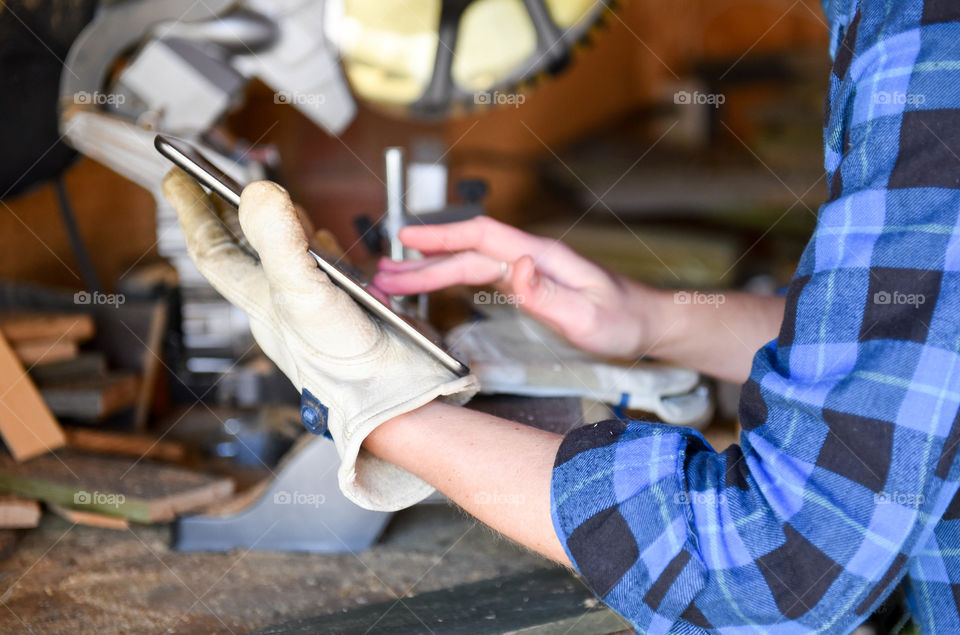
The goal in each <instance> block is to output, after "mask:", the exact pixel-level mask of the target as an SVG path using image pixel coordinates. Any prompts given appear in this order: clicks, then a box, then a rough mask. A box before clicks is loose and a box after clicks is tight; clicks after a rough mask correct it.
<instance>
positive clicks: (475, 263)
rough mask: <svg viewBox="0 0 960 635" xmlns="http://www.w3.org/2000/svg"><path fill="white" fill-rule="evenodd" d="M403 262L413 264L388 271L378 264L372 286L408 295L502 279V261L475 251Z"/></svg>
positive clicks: (386, 267)
mask: <svg viewBox="0 0 960 635" xmlns="http://www.w3.org/2000/svg"><path fill="white" fill-rule="evenodd" d="M406 262H410V263H414V264H412V265H407V264H406V263H396V264H400V265H404V266H402V267H397V270H394V271H391V270H390V268H392V265H388V264H387V263H386V262H383V261H381V266H382V268H381V270H380V272H379V273H377V275H376V276H375V277H374V279H373V283H374V284H375V285H376V286H377V287H378V288H380V289H382V290H383V291H386V292H387V293H391V294H396V295H407V294H414V293H427V292H429V291H436V290H437V289H443V288H445V287H449V286H452V285H455V284H470V285H481V284H490V283H492V282H497V281H498V280H500V278H501V276H502V275H503V266H502V265H501V261H499V260H494V259H493V258H490V257H488V256H484V255H483V254H479V253H477V252H475V251H462V252H460V253H457V254H454V255H452V256H433V257H430V258H425V259H423V260H415V261H406Z"/></svg>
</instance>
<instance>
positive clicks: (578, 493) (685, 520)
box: [552, 0, 960, 633]
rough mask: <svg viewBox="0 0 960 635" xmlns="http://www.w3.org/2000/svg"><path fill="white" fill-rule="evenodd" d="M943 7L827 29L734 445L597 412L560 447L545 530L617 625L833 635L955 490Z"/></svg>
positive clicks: (958, 30) (955, 157) (955, 166)
mask: <svg viewBox="0 0 960 635" xmlns="http://www.w3.org/2000/svg"><path fill="white" fill-rule="evenodd" d="M852 4H853V3H851V5H852ZM948 5H949V3H942V2H940V3H936V2H926V3H923V2H903V3H872V2H871V1H870V0H863V2H861V3H859V5H858V6H859V10H857V11H856V12H855V13H854V12H851V13H850V15H847V16H846V18H845V19H844V20H843V21H842V24H841V25H840V28H837V29H835V32H836V33H837V34H838V37H840V38H842V41H841V42H839V44H838V45H837V46H836V59H835V65H834V72H833V75H832V76H831V86H830V99H829V101H828V104H829V106H828V111H827V127H826V130H825V143H826V168H827V176H828V181H829V183H830V188H829V189H830V193H829V200H828V202H827V203H825V204H824V205H823V206H822V207H821V208H820V210H819V215H818V224H817V228H816V231H815V233H814V235H813V237H812V239H811V241H810V243H809V244H808V245H807V248H806V250H805V251H804V254H803V256H802V259H801V262H800V264H799V267H798V270H797V273H796V275H795V277H794V279H793V281H792V283H791V285H790V289H789V291H788V295H787V306H786V311H785V315H784V320H783V325H782V328H781V331H780V333H779V335H778V337H777V339H776V340H774V341H773V342H770V343H769V344H768V345H767V346H765V347H764V348H763V349H761V350H760V351H758V352H757V354H756V356H755V357H754V361H753V367H752V370H751V375H750V379H749V380H748V381H747V382H746V384H745V385H744V386H743V390H742V395H741V404H740V422H741V425H742V428H743V431H742V434H741V437H740V444H739V445H735V446H731V447H729V448H727V449H726V450H724V451H722V452H717V451H715V450H714V449H712V448H710V447H709V446H708V444H707V443H706V442H705V441H704V440H703V438H702V437H701V436H700V435H699V434H698V433H696V432H694V431H691V430H686V429H680V428H677V427H673V426H666V425H661V424H655V423H647V422H639V421H617V420H612V421H606V422H602V423H599V424H596V425H592V426H587V427H585V428H581V429H578V430H575V431H573V432H571V433H570V434H569V435H568V436H567V437H566V438H565V440H564V442H563V444H562V445H561V447H560V451H559V453H558V455H557V459H556V464H555V467H554V471H553V482H552V513H553V520H554V525H555V528H556V531H557V534H558V536H559V537H560V539H561V542H562V543H563V544H564V545H565V548H566V550H567V554H568V556H569V557H570V560H571V562H573V563H574V566H575V567H576V568H577V570H578V571H579V572H580V573H581V574H582V575H583V576H584V577H585V578H586V580H587V581H588V582H589V584H590V585H591V586H592V588H593V589H594V590H595V592H596V593H597V594H598V596H600V597H601V598H602V599H603V600H604V601H605V602H607V603H608V604H609V605H610V606H611V607H613V608H614V609H615V610H617V611H618V612H619V613H621V614H622V615H624V616H625V617H626V618H627V619H629V620H630V621H631V623H632V624H633V625H634V627H635V628H636V629H637V630H638V631H641V632H645V633H666V632H701V631H711V630H714V629H729V630H730V631H731V632H733V631H736V632H740V631H738V630H736V629H737V628H738V627H743V628H746V629H747V630H753V631H758V632H768V631H769V630H772V629H774V628H776V630H777V631H778V632H789V633H793V632H807V631H809V630H823V631H827V632H849V631H850V630H852V629H853V628H854V627H855V626H856V625H857V624H858V623H859V622H861V621H863V620H864V619H865V618H866V617H867V616H868V615H869V614H870V613H871V612H872V611H873V610H874V609H875V608H876V607H877V606H878V605H879V603H880V602H881V601H882V599H883V598H884V597H885V596H886V595H887V594H888V593H889V592H890V590H891V589H892V588H893V587H894V586H895V585H896V584H897V583H898V582H899V580H900V578H901V577H902V576H903V575H904V574H905V572H906V571H907V569H908V568H909V567H908V566H907V563H908V562H909V561H910V559H911V558H913V557H914V556H915V555H916V554H917V553H918V552H919V551H921V550H922V548H923V547H924V545H928V544H929V542H930V539H931V536H932V533H933V529H934V527H935V526H936V525H937V523H938V521H939V519H940V518H941V517H942V516H943V514H944V511H945V510H946V509H947V507H948V505H949V504H950V502H951V500H952V499H953V497H954V495H955V494H956V493H957V489H958V477H960V468H958V465H957V463H958V462H957V460H956V457H957V447H958V444H960V420H958V408H960V317H958V316H960V223H958V214H960V70H958V69H960V25H958V23H957V22H956V21H955V20H958V19H960V14H958V13H957V11H956V10H955V9H953V8H949V7H952V5H949V7H948ZM938 12H939V13H938ZM940 13H942V14H943V15H942V16H940ZM938 16H940V18H942V19H939V18H938ZM938 20H939V21H938ZM951 20H954V21H951ZM835 26H836V25H835ZM950 610H953V608H952V607H951V609H950Z"/></svg>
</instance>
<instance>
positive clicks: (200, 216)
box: [163, 168, 265, 310]
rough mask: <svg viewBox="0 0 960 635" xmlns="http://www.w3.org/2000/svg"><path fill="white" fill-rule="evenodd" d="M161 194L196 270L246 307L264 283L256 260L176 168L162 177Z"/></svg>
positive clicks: (207, 199) (205, 197) (212, 207)
mask: <svg viewBox="0 0 960 635" xmlns="http://www.w3.org/2000/svg"><path fill="white" fill-rule="evenodd" d="M163 195H164V197H165V198H166V199H167V201H168V202H169V203H170V205H171V206H172V207H173V208H174V210H175V211H176V212H177V218H178V220H179V221H180V226H181V227H182V229H183V234H184V238H185V239H186V242H187V251H189V253H190V257H191V258H192V259H193V262H194V264H196V265H197V269H199V270H200V273H202V274H203V275H204V277H206V278H207V279H208V280H209V281H210V282H211V284H213V286H214V287H215V288H216V289H217V291H219V292H220V293H221V294H223V296H224V297H226V298H227V300H229V301H230V302H232V303H233V304H235V305H237V306H239V307H240V308H242V309H245V310H249V308H250V304H251V302H254V301H256V300H257V299H258V298H257V297H256V292H257V291H258V290H262V289H263V288H264V286H265V284H264V282H265V281H264V280H263V272H262V271H261V269H260V267H259V265H258V264H257V262H256V261H255V260H254V259H253V258H251V257H250V256H249V255H247V254H246V253H244V252H243V250H242V249H240V247H239V246H238V245H237V243H236V242H235V241H234V240H233V239H232V238H231V236H230V235H229V233H228V232H227V230H226V229H225V228H224V227H223V225H222V224H221V222H220V221H219V220H218V210H217V209H216V207H215V206H214V203H213V202H212V201H211V200H210V197H209V196H207V194H206V193H205V192H204V191H203V188H201V187H200V185H199V184H198V183H197V182H196V181H195V180H194V179H193V177H191V176H190V175H188V174H187V173H186V172H184V171H183V170H181V169H180V168H173V169H172V170H171V171H170V172H169V173H168V174H167V176H166V177H164V179H163Z"/></svg>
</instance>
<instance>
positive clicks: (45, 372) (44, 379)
mask: <svg viewBox="0 0 960 635" xmlns="http://www.w3.org/2000/svg"><path fill="white" fill-rule="evenodd" d="M27 372H29V373H30V376H31V377H32V378H33V381H35V382H36V383H37V385H38V386H44V385H49V384H56V383H65V382H71V381H77V380H80V379H89V378H90V377H102V376H103V375H105V374H106V373H107V360H106V358H105V357H104V356H103V354H102V353H80V354H79V355H77V356H76V357H74V358H72V359H67V360H62V361H56V362H50V363H42V364H37V365H35V366H32V367H31V368H30V369H28V371H27Z"/></svg>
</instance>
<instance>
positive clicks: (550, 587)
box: [251, 568, 630, 635]
mask: <svg viewBox="0 0 960 635" xmlns="http://www.w3.org/2000/svg"><path fill="white" fill-rule="evenodd" d="M574 629H575V630H574ZM628 629H630V625H629V624H628V623H627V622H626V621H625V620H624V619H623V618H622V617H620V616H619V615H617V614H616V613H615V612H614V611H612V610H610V609H609V608H607V607H606V606H604V604H603V603H602V602H601V601H600V600H598V599H597V598H596V597H595V596H594V595H593V593H591V592H590V591H589V590H588V589H587V587H586V585H585V584H584V583H583V582H581V581H580V580H579V579H578V578H576V577H575V576H574V575H573V574H571V573H570V572H569V571H567V570H566V569H561V568H551V569H541V570H538V571H533V572H530V573H527V574H521V575H515V576H509V577H504V578H495V579H493V580H484V581H482V582H475V583H473V584H465V585H462V586H457V587H453V588H452V589H443V590H441V591H431V592H429V593H421V594H419V595H415V596H413V597H409V598H403V602H402V603H399V602H397V601H387V602H380V603H378V604H371V605H369V606H364V607H361V608H357V609H353V610H351V611H346V612H342V613H333V614H330V615H323V616H319V617H311V618H306V619H299V620H294V621H291V622H286V623H284V624H279V625H277V626H269V627H267V628H263V629H260V630H258V631H254V633H253V634H251V635H281V634H282V635H294V634H297V635H300V634H302V635H306V634H307V633H341V634H352V633H357V634H360V633H399V632H402V633H420V632H442V633H470V634H471V635H473V634H478V635H483V634H485V633H489V634H493V633H525V634H531V635H532V634H535V633H536V634H546V633H567V632H577V633H596V634H602V633H616V632H620V631H624V630H628Z"/></svg>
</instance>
